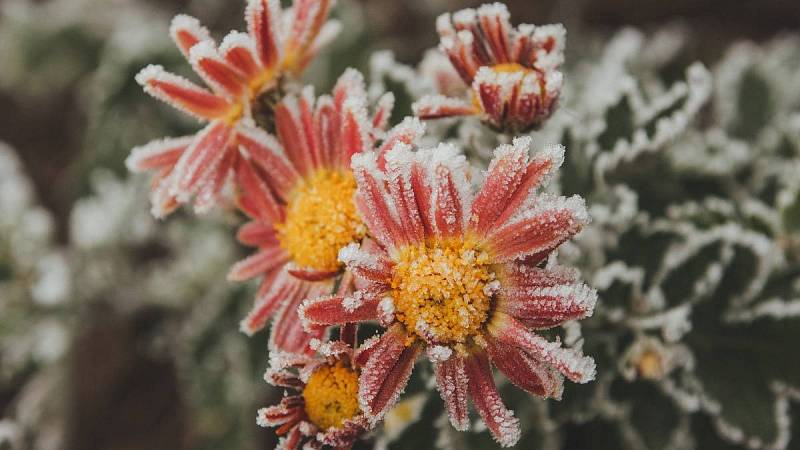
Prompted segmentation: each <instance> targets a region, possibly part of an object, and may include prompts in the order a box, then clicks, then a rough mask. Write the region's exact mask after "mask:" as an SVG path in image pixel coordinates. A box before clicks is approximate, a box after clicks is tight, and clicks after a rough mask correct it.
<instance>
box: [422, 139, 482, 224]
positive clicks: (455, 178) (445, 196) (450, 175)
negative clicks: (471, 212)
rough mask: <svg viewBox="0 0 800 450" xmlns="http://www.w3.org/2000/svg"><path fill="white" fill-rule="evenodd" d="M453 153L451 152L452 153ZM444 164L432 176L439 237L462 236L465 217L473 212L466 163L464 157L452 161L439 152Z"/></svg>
mask: <svg viewBox="0 0 800 450" xmlns="http://www.w3.org/2000/svg"><path fill="white" fill-rule="evenodd" d="M448 153H449V152H448ZM434 155H435V156H434V158H436V157H437V156H438V155H442V156H441V158H442V159H441V160H439V161H436V160H434V161H433V164H435V166H434V168H433V171H432V173H431V177H432V178H433V179H432V182H431V187H432V193H433V196H432V200H433V204H434V219H435V225H436V230H437V233H438V234H439V235H440V236H458V235H461V234H462V233H463V230H464V228H463V227H464V213H465V210H467V209H468V208H469V202H470V201H471V200H472V198H471V195H470V193H469V192H468V191H465V190H464V188H467V189H468V188H469V184H468V182H467V181H466V178H465V176H466V162H465V160H464V158H463V156H459V157H451V156H453V155H446V154H445V153H444V152H442V151H439V152H438V155H437V154H434ZM445 155H446V156H445Z"/></svg>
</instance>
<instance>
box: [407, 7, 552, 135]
mask: <svg viewBox="0 0 800 450" xmlns="http://www.w3.org/2000/svg"><path fill="white" fill-rule="evenodd" d="M436 27H437V29H438V32H439V36H440V37H441V42H440V45H439V48H440V49H441V51H442V52H444V54H445V55H447V56H448V57H449V59H450V63H451V64H452V65H453V68H454V69H455V70H456V71H457V72H458V74H459V75H460V76H461V79H462V80H464V82H465V83H466V84H467V85H468V86H471V88H472V89H471V91H470V98H469V99H468V100H462V99H459V98H452V97H446V96H444V95H430V96H426V97H423V98H421V99H420V100H419V101H418V102H416V103H415V104H414V113H415V114H416V115H417V116H418V117H420V118H422V119H436V118H440V117H452V116H464V115H478V116H480V118H481V120H482V121H483V122H484V123H486V124H487V125H489V126H490V127H492V128H494V129H497V130H500V131H504V132H508V133H518V132H525V131H529V130H530V129H532V128H535V127H538V126H540V125H541V124H542V123H543V122H544V121H545V120H546V119H547V118H548V117H550V115H551V114H552V113H553V111H554V110H555V108H556V104H557V101H558V97H559V94H560V92H561V87H562V85H563V75H562V73H561V72H559V71H558V68H559V66H560V65H561V63H562V62H563V60H564V40H565V35H566V31H565V30H564V27H563V26H562V25H560V24H559V25H544V26H538V27H537V26H533V25H528V24H523V25H520V26H519V27H517V28H513V27H511V24H510V23H509V13H508V9H507V8H506V6H505V5H503V4H501V3H494V4H487V5H483V6H481V7H480V8H478V9H477V10H475V9H464V10H461V11H459V12H456V13H455V14H453V15H452V17H451V15H450V14H443V15H441V16H439V18H438V20H437V22H436Z"/></svg>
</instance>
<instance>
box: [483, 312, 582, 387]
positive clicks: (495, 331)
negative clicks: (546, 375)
mask: <svg viewBox="0 0 800 450" xmlns="http://www.w3.org/2000/svg"><path fill="white" fill-rule="evenodd" d="M488 330H489V333H490V334H491V335H492V336H493V337H494V338H495V339H497V340H498V341H499V342H500V343H502V344H503V345H510V346H513V347H517V348H519V349H521V350H523V351H525V352H526V353H528V355H530V356H531V357H533V358H535V359H536V360H538V361H540V362H542V363H544V364H547V365H549V366H552V367H553V368H555V369H556V370H558V371H559V372H561V373H562V374H564V376H565V377H567V378H569V379H570V380H572V381H574V382H576V383H587V382H589V381H591V380H593V379H594V376H595V364H594V360H593V359H592V358H591V357H588V356H583V355H582V354H581V352H579V351H578V350H575V349H570V348H562V347H561V343H560V342H548V341H547V340H546V339H545V338H543V337H542V336H539V335H538V334H536V333H533V332H531V331H529V330H528V328H527V327H525V326H524V325H523V324H522V323H520V322H519V321H517V320H516V319H514V318H513V317H511V316H508V315H506V314H504V313H501V312H497V313H495V315H494V317H493V319H492V321H491V323H490V324H489V327H488Z"/></svg>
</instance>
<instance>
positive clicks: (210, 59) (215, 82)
mask: <svg viewBox="0 0 800 450" xmlns="http://www.w3.org/2000/svg"><path fill="white" fill-rule="evenodd" d="M189 61H190V62H191V63H192V67H193V68H194V71H195V72H197V74H198V75H200V77H201V78H202V79H203V81H205V82H206V84H207V85H209V86H211V88H212V89H214V91H215V92H217V93H219V94H223V95H227V96H229V97H232V98H238V97H240V96H241V95H242V94H244V93H245V92H246V89H247V84H246V79H245V76H244V75H243V74H242V73H241V72H239V70H238V69H236V68H235V67H234V66H232V65H231V64H230V63H229V62H228V61H226V60H225V59H224V58H222V57H221V56H220V55H219V52H218V51H217V49H216V48H215V47H214V43H213V42H212V41H210V40H206V41H201V42H198V43H197V44H195V46H194V47H192V49H191V50H190V51H189Z"/></svg>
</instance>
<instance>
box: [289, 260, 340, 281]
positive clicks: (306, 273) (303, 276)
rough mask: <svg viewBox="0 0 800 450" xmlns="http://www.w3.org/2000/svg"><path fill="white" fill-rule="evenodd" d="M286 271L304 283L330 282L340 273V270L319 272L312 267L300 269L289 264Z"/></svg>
mask: <svg viewBox="0 0 800 450" xmlns="http://www.w3.org/2000/svg"><path fill="white" fill-rule="evenodd" d="M286 270H287V271H288V272H289V274H290V275H291V276H293V277H295V278H297V279H298V280H303V281H323V280H328V279H331V278H334V277H335V276H336V275H337V274H338V273H339V271H338V270H317V269H314V268H311V267H298V266H297V265H295V264H289V265H288V266H287V268H286Z"/></svg>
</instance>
